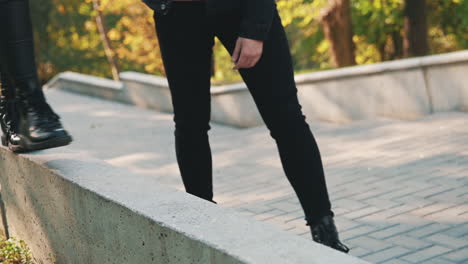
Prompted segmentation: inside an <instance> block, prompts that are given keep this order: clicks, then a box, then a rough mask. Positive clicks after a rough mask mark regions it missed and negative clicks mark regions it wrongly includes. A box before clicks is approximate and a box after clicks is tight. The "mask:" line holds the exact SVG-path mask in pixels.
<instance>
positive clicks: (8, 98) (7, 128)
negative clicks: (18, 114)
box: [0, 75, 19, 147]
mask: <svg viewBox="0 0 468 264" xmlns="http://www.w3.org/2000/svg"><path fill="white" fill-rule="evenodd" d="M0 79H1V82H0V87H1V89H0V91H1V92H0V128H1V130H2V133H3V135H2V136H1V139H2V140H1V141H2V145H3V146H5V147H9V146H10V145H11V146H15V145H19V137H18V135H17V134H16V129H15V125H14V122H13V120H14V112H15V111H14V110H15V109H14V105H15V102H14V98H13V96H12V93H11V86H10V85H8V81H7V78H6V77H5V76H3V75H1V76H0Z"/></svg>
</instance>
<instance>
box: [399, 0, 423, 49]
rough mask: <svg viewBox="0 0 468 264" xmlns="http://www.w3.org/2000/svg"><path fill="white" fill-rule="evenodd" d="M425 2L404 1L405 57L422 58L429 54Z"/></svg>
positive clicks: (415, 0)
mask: <svg viewBox="0 0 468 264" xmlns="http://www.w3.org/2000/svg"><path fill="white" fill-rule="evenodd" d="M426 14H427V11H426V0H405V21H404V30H405V37H404V40H403V52H404V53H403V54H404V56H405V57H412V56H424V55H427V54H428V52H429V44H428V36H427V21H426V17H427V15H426Z"/></svg>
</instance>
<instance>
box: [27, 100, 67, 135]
mask: <svg viewBox="0 0 468 264" xmlns="http://www.w3.org/2000/svg"><path fill="white" fill-rule="evenodd" d="M28 110H29V111H30V112H33V113H34V114H35V117H36V121H37V125H38V127H41V128H44V129H59V128H62V125H61V123H60V117H59V116H58V115H57V114H56V113H55V112H54V111H53V110H52V108H51V107H50V105H49V104H48V103H47V102H45V101H42V100H35V101H31V102H30V105H29V108H28Z"/></svg>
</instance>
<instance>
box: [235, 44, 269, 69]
mask: <svg viewBox="0 0 468 264" xmlns="http://www.w3.org/2000/svg"><path fill="white" fill-rule="evenodd" d="M262 53H263V41H259V40H254V39H247V38H241V37H239V38H238V39H237V42H236V47H235V48H234V53H233V55H232V62H234V63H235V66H234V68H233V69H234V70H239V69H247V68H252V67H254V66H255V65H256V64H257V62H258V61H259V60H260V58H261V57H262Z"/></svg>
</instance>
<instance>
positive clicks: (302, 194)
mask: <svg viewBox="0 0 468 264" xmlns="http://www.w3.org/2000/svg"><path fill="white" fill-rule="evenodd" d="M214 19H215V20H216V21H217V23H214V27H215V35H216V36H217V37H218V38H219V39H220V40H221V42H222V43H223V44H224V46H225V47H226V48H227V50H228V51H229V52H230V53H232V52H233V50H234V47H235V44H236V40H237V38H238V34H237V33H238V26H237V25H238V23H239V17H238V15H235V14H233V15H230V16H223V17H216V18H214ZM240 73H241V75H242V77H243V79H244V81H245V83H246V84H247V86H248V88H249V90H250V92H251V94H252V96H253V98H254V100H255V103H256V105H257V107H258V109H259V111H260V114H261V116H262V118H263V120H264V121H265V124H266V125H267V127H268V129H269V130H270V133H271V136H272V137H273V138H274V139H275V141H276V143H277V146H278V150H279V154H280V157H281V161H282V164H283V169H284V171H285V174H286V176H287V177H288V180H289V181H290V183H291V185H292V186H293V188H294V190H295V191H296V194H297V196H298V198H299V201H300V203H301V205H302V207H303V209H304V212H305V215H306V218H307V221H308V222H309V223H310V224H315V223H316V222H317V221H318V220H319V219H320V218H321V217H323V216H325V215H333V212H332V211H331V204H330V200H329V196H328V192H327V187H326V183H325V176H324V171H323V166H322V160H321V156H320V152H319V149H318V146H317V143H316V142H315V139H314V137H313V135H312V133H311V131H310V128H309V125H308V124H307V123H306V121H305V116H304V115H303V114H302V111H301V105H300V104H299V101H298V98H297V88H296V85H295V81H294V72H293V67H292V62H291V55H290V51H289V45H288V41H287V38H286V34H285V32H284V29H283V26H282V25H281V20H280V18H279V15H278V14H277V13H276V14H275V17H274V19H273V23H272V26H271V29H270V33H269V36H268V39H266V40H265V42H264V50H263V55H262V58H261V59H260V61H259V62H258V63H257V65H256V66H254V67H253V68H250V69H241V70H240Z"/></svg>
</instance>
